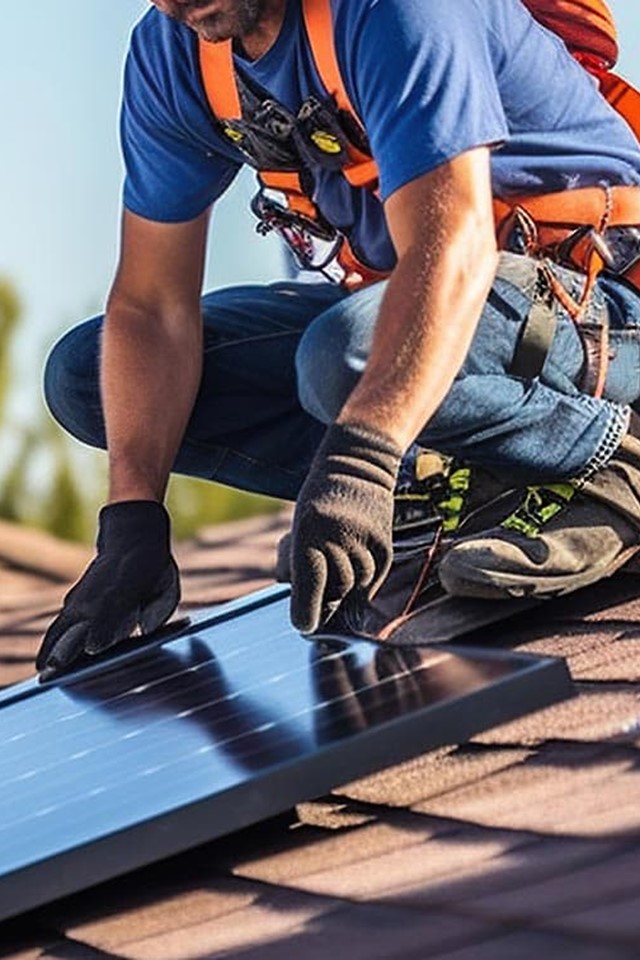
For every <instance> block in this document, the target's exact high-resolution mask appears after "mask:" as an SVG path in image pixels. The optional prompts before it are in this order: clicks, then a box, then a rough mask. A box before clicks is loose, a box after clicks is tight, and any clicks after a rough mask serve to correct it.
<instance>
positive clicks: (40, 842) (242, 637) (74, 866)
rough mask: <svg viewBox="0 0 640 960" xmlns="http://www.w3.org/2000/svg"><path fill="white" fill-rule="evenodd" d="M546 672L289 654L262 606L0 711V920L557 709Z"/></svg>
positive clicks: (525, 664) (519, 662) (273, 605)
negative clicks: (530, 714) (420, 756)
mask: <svg viewBox="0 0 640 960" xmlns="http://www.w3.org/2000/svg"><path fill="white" fill-rule="evenodd" d="M569 693H570V684H569V682H568V679H567V673H566V669H565V667H564V664H562V663H561V662H559V661H554V660H539V659H533V658H529V657H524V656H519V655H513V654H504V653H497V652H488V651H483V650H477V649H473V650H472V649H468V650H461V649H458V648H452V647H446V648H445V647H423V648H407V649H398V648H390V647H382V646H378V645H375V644H370V643H367V642H365V641H360V640H358V641H349V640H341V639H337V638H326V639H324V640H317V639H316V640H314V641H313V642H311V641H309V640H306V639H303V638H302V637H301V636H300V635H299V634H298V633H296V632H295V631H294V630H293V629H292V627H291V626H290V624H289V619H288V596H287V590H286V589H281V588H278V589H276V590H274V591H269V592H267V593H263V594H260V595H256V596H254V597H253V598H249V599H248V600H247V601H245V602H243V603H237V604H234V605H231V606H230V607H229V608H227V609H225V610H222V611H213V612H212V615H211V616H210V617H209V618H208V619H204V620H203V621H202V622H201V623H199V624H195V625H193V626H191V627H189V628H188V629H186V630H185V631H184V632H183V633H182V634H180V635H179V636H177V637H176V638H174V639H171V640H167V641H165V642H164V643H163V644H160V643H156V644H154V645H151V646H147V647H146V648H144V649H142V650H140V649H138V650H134V651H132V652H129V653H126V654H123V655H120V656H118V657H117V658H115V659H113V660H111V661H103V662H102V663H96V664H95V665H92V666H91V667H89V668H86V669H82V670H80V671H78V672H76V673H75V674H72V675H69V676H67V677H63V678H61V679H60V680H58V681H56V682H54V683H51V684H46V685H40V684H38V682H37V681H33V682H30V683H27V684H23V685H22V686H21V687H19V688H14V689H13V690H8V691H5V692H4V694H3V695H1V696H0V784H2V787H1V794H0V919H5V918H6V917H9V916H12V915H14V914H16V913H18V912H22V911H24V910H26V909H29V908H31V907H34V906H37V905H38V904H41V903H43V902H46V901H48V900H51V899H55V898H57V897H60V896H62V895H65V894H67V893H71V892H74V891H77V890H80V889H83V888H84V887H86V886H88V885H91V884H95V883H98V882H100V881H101V880H104V879H107V878H109V877H112V876H115V875H117V874H118V873H122V872H124V871H126V870H130V869H134V868H136V867H139V866H142V865H143V864H145V863H149V862H151V861H153V860H155V859H159V858H162V857H165V856H168V855H171V854H174V853H177V852H179V851H180V850H184V849H186V848H188V847H191V846H194V845H196V844H198V843H201V842H204V841H207V840H211V839H213V838H215V837H217V836H221V835H222V834H225V833H229V832H231V831H233V830H235V829H238V828H240V827H243V826H246V825H248V824H250V823H253V822H256V821H258V820H260V819H263V818H264V817H267V816H271V815H273V814H275V813H278V812H281V811H283V810H286V809H288V808H290V807H291V806H292V805H293V804H295V803H297V802H300V801H302V800H305V799H310V798H311V797H313V796H317V795H318V794H320V793H323V792H326V791H327V790H329V789H331V788H332V787H336V786H338V785H339V784H341V783H344V782H345V781H347V780H351V779H354V778H355V777H357V776H361V775H363V774H366V773H370V772H372V771H374V770H376V769H380V768H381V767H383V766H385V765H387V764H389V763H393V762H396V761H400V760H403V759H407V758H408V757H410V756H414V755H415V754H417V753H420V752H422V751H424V750H425V749H428V748H431V747H435V746H439V745H441V744H444V743H457V742H460V741H461V740H463V739H465V738H467V737H469V736H470V735H472V734H473V733H476V732H478V731H479V730H482V729H486V728H487V727H489V726H492V725H494V724H496V723H498V722H502V721H504V720H507V719H510V718H511V717H513V716H517V715H519V714H522V713H525V712H527V711H529V710H531V709H535V708H537V707H539V706H543V705H546V704H547V703H550V702H553V701H554V700H557V699H560V698H562V697H564V696H567V695H569Z"/></svg>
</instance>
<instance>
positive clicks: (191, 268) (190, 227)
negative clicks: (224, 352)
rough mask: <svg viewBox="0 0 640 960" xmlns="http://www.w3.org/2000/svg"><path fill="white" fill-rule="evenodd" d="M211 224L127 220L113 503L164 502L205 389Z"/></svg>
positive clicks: (120, 279)
mask: <svg viewBox="0 0 640 960" xmlns="http://www.w3.org/2000/svg"><path fill="white" fill-rule="evenodd" d="M207 223H208V214H203V215H202V216H200V217H199V218H198V219H197V220H194V221H191V222H189V223H178V224H164V223H154V222H151V221H148V220H144V219H142V218H141V217H138V216H135V215H134V214H132V213H129V212H125V214H124V217H123V227H122V251H121V256H120V263H119V266H118V271H117V274H116V278H115V281H114V284H113V288H112V290H111V294H110V296H109V301H108V305H107V317H106V321H105V326H104V333H103V340H102V365H101V387H102V396H103V404H104V413H105V421H106V430H107V445H108V449H109V468H110V483H109V500H110V501H111V502H114V501H120V500H147V499H149V500H159V501H160V500H162V499H163V496H164V493H165V488H166V484H167V479H168V476H169V472H170V470H171V466H172V464H173V460H174V458H175V455H176V452H177V450H178V447H179V445H180V442H181V440H182V436H183V433H184V430H185V427H186V424H187V421H188V419H189V416H190V413H191V410H192V407H193V403H194V400H195V396H196V393H197V390H198V385H199V383H200V376H201V366H202V322H201V315H200V294H201V287H202V274H203V263H204V251H205V245H206V232H207Z"/></svg>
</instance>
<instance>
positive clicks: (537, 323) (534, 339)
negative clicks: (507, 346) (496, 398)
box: [509, 300, 557, 380]
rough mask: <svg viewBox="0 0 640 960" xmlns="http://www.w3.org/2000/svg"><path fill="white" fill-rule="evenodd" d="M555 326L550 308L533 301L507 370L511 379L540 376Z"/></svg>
mask: <svg viewBox="0 0 640 960" xmlns="http://www.w3.org/2000/svg"><path fill="white" fill-rule="evenodd" d="M556 326H557V318H556V315H555V312H554V311H553V309H552V307H551V306H550V305H549V304H548V303H544V302H543V301H541V300H534V301H533V303H532V304H531V309H530V310H529V315H528V316H527V319H526V320H525V322H524V325H523V327H522V332H521V334H520V339H519V340H518V345H517V347H516V351H515V353H514V355H513V360H512V361H511V367H510V368H509V372H510V374H511V375H512V376H513V377H521V378H522V379H523V380H534V379H535V378H536V377H539V376H540V374H541V373H542V368H543V367H544V362H545V360H546V359H547V354H548V353H549V350H550V349H551V343H552V341H553V336H554V334H555V332H556Z"/></svg>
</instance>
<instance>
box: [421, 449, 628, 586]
mask: <svg viewBox="0 0 640 960" xmlns="http://www.w3.org/2000/svg"><path fill="white" fill-rule="evenodd" d="M502 508H503V510H504V511H505V512H506V519H504V520H502V522H501V523H499V524H497V525H492V524H491V523H490V522H489V523H487V527H486V529H484V530H483V531H482V532H481V533H475V534H473V535H471V536H464V537H461V538H460V539H459V540H457V541H455V543H453V545H452V546H451V547H450V549H449V550H448V551H447V553H446V554H445V555H444V556H443V558H442V560H441V561H440V564H439V577H440V581H441V583H442V585H443V587H444V589H445V590H446V591H447V592H448V593H450V594H453V595H454V596H462V597H480V598H486V599H500V598H509V597H541V598H542V597H551V596H559V595H561V594H564V593H570V592H571V591H573V590H578V589H579V588H580V587H584V586H587V585H588V584H590V583H595V582H596V581H597V580H600V579H602V578H603V577H607V576H610V575H611V574H612V573H614V572H615V571H616V570H617V569H618V568H619V567H621V566H622V565H623V564H624V563H626V561H627V560H628V559H629V558H630V557H631V556H632V555H633V554H634V553H635V552H636V550H637V549H638V546H639V545H640V442H639V441H638V440H636V439H635V438H634V437H631V436H627V437H625V439H624V440H623V441H622V443H621V444H620V446H619V447H618V449H617V451H616V453H615V455H614V457H613V458H612V459H611V460H610V461H609V463H608V464H607V465H606V467H603V468H601V469H600V470H598V471H597V472H596V473H595V474H594V475H593V476H592V478H591V479H589V480H587V481H576V482H564V483H550V484H542V485H539V486H532V487H527V488H526V490H525V491H524V494H523V492H522V491H520V492H519V493H517V492H514V493H512V494H509V495H507V497H506V498H503V501H502ZM480 514H481V511H479V512H478V515H476V522H477V521H478V519H480V516H479V515H480ZM503 516H505V513H503Z"/></svg>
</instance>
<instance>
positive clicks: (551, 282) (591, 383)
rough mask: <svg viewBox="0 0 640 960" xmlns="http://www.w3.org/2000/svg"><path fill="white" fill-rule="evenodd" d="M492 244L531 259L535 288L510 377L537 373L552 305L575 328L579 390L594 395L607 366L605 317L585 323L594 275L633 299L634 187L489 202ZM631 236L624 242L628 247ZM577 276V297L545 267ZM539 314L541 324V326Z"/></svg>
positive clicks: (637, 258)
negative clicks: (606, 277)
mask: <svg viewBox="0 0 640 960" xmlns="http://www.w3.org/2000/svg"><path fill="white" fill-rule="evenodd" d="M494 215H495V218H496V224H497V230H496V235H497V239H498V246H499V247H500V248H501V249H507V250H512V251H515V252H519V253H524V254H527V255H528V256H531V257H533V258H535V259H536V260H538V263H539V289H538V290H537V291H536V294H535V296H534V301H533V304H532V307H531V311H530V314H529V316H528V317H527V320H526V321H525V325H524V328H523V333H522V336H521V340H520V344H519V348H518V350H517V351H516V355H515V357H514V361H513V365H512V373H513V374H514V376H526V377H528V378H531V377H534V376H538V375H539V374H540V372H541V371H542V366H543V365H544V360H545V357H546V355H547V353H548V350H549V347H550V345H551V341H552V339H553V333H554V330H555V304H554V301H555V302H557V303H559V304H560V306H561V307H562V308H563V309H564V310H565V311H566V312H567V313H568V314H569V316H570V317H571V318H572V319H573V320H574V322H575V324H576V329H577V330H578V332H579V334H580V337H581V340H582V343H583V347H584V351H585V372H584V377H583V382H582V384H581V387H582V389H583V390H584V391H585V392H588V393H592V394H593V395H594V396H596V397H599V396H602V393H603V390H604V385H605V381H606V375H607V367H608V361H609V336H608V324H607V318H606V313H605V312H604V311H603V313H602V319H601V322H597V323H593V322H591V321H589V322H587V321H586V320H585V313H586V310H587V307H588V306H589V304H590V302H591V297H592V295H593V291H594V289H595V285H596V282H597V280H598V277H599V276H600V274H601V273H602V272H603V271H604V272H607V273H609V274H611V275H613V276H616V277H619V278H621V279H623V280H624V281H625V282H627V283H629V284H630V285H631V286H633V287H634V288H635V289H636V290H637V291H638V293H639V294H640V232H639V231H638V229H637V227H636V224H640V187H625V186H618V187H608V186H604V187H587V188H583V189H577V190H570V191H569V190H566V191H562V192H560V193H554V194H544V195H538V196H532V197H517V198H513V199H512V200H510V201H505V200H495V201H494ZM630 239H631V241H632V242H629V240H630ZM554 264H558V265H560V266H565V267H568V268H569V269H571V270H574V271H577V272H579V273H581V274H582V275H583V276H584V278H585V279H584V283H583V285H582V291H581V294H580V296H579V298H577V299H576V298H575V297H574V296H572V294H571V293H570V292H569V291H568V290H567V289H566V288H565V286H563V284H562V282H561V280H560V279H559V278H558V276H557V275H556V273H555V272H554V269H553V265H554ZM545 317H546V322H545Z"/></svg>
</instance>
